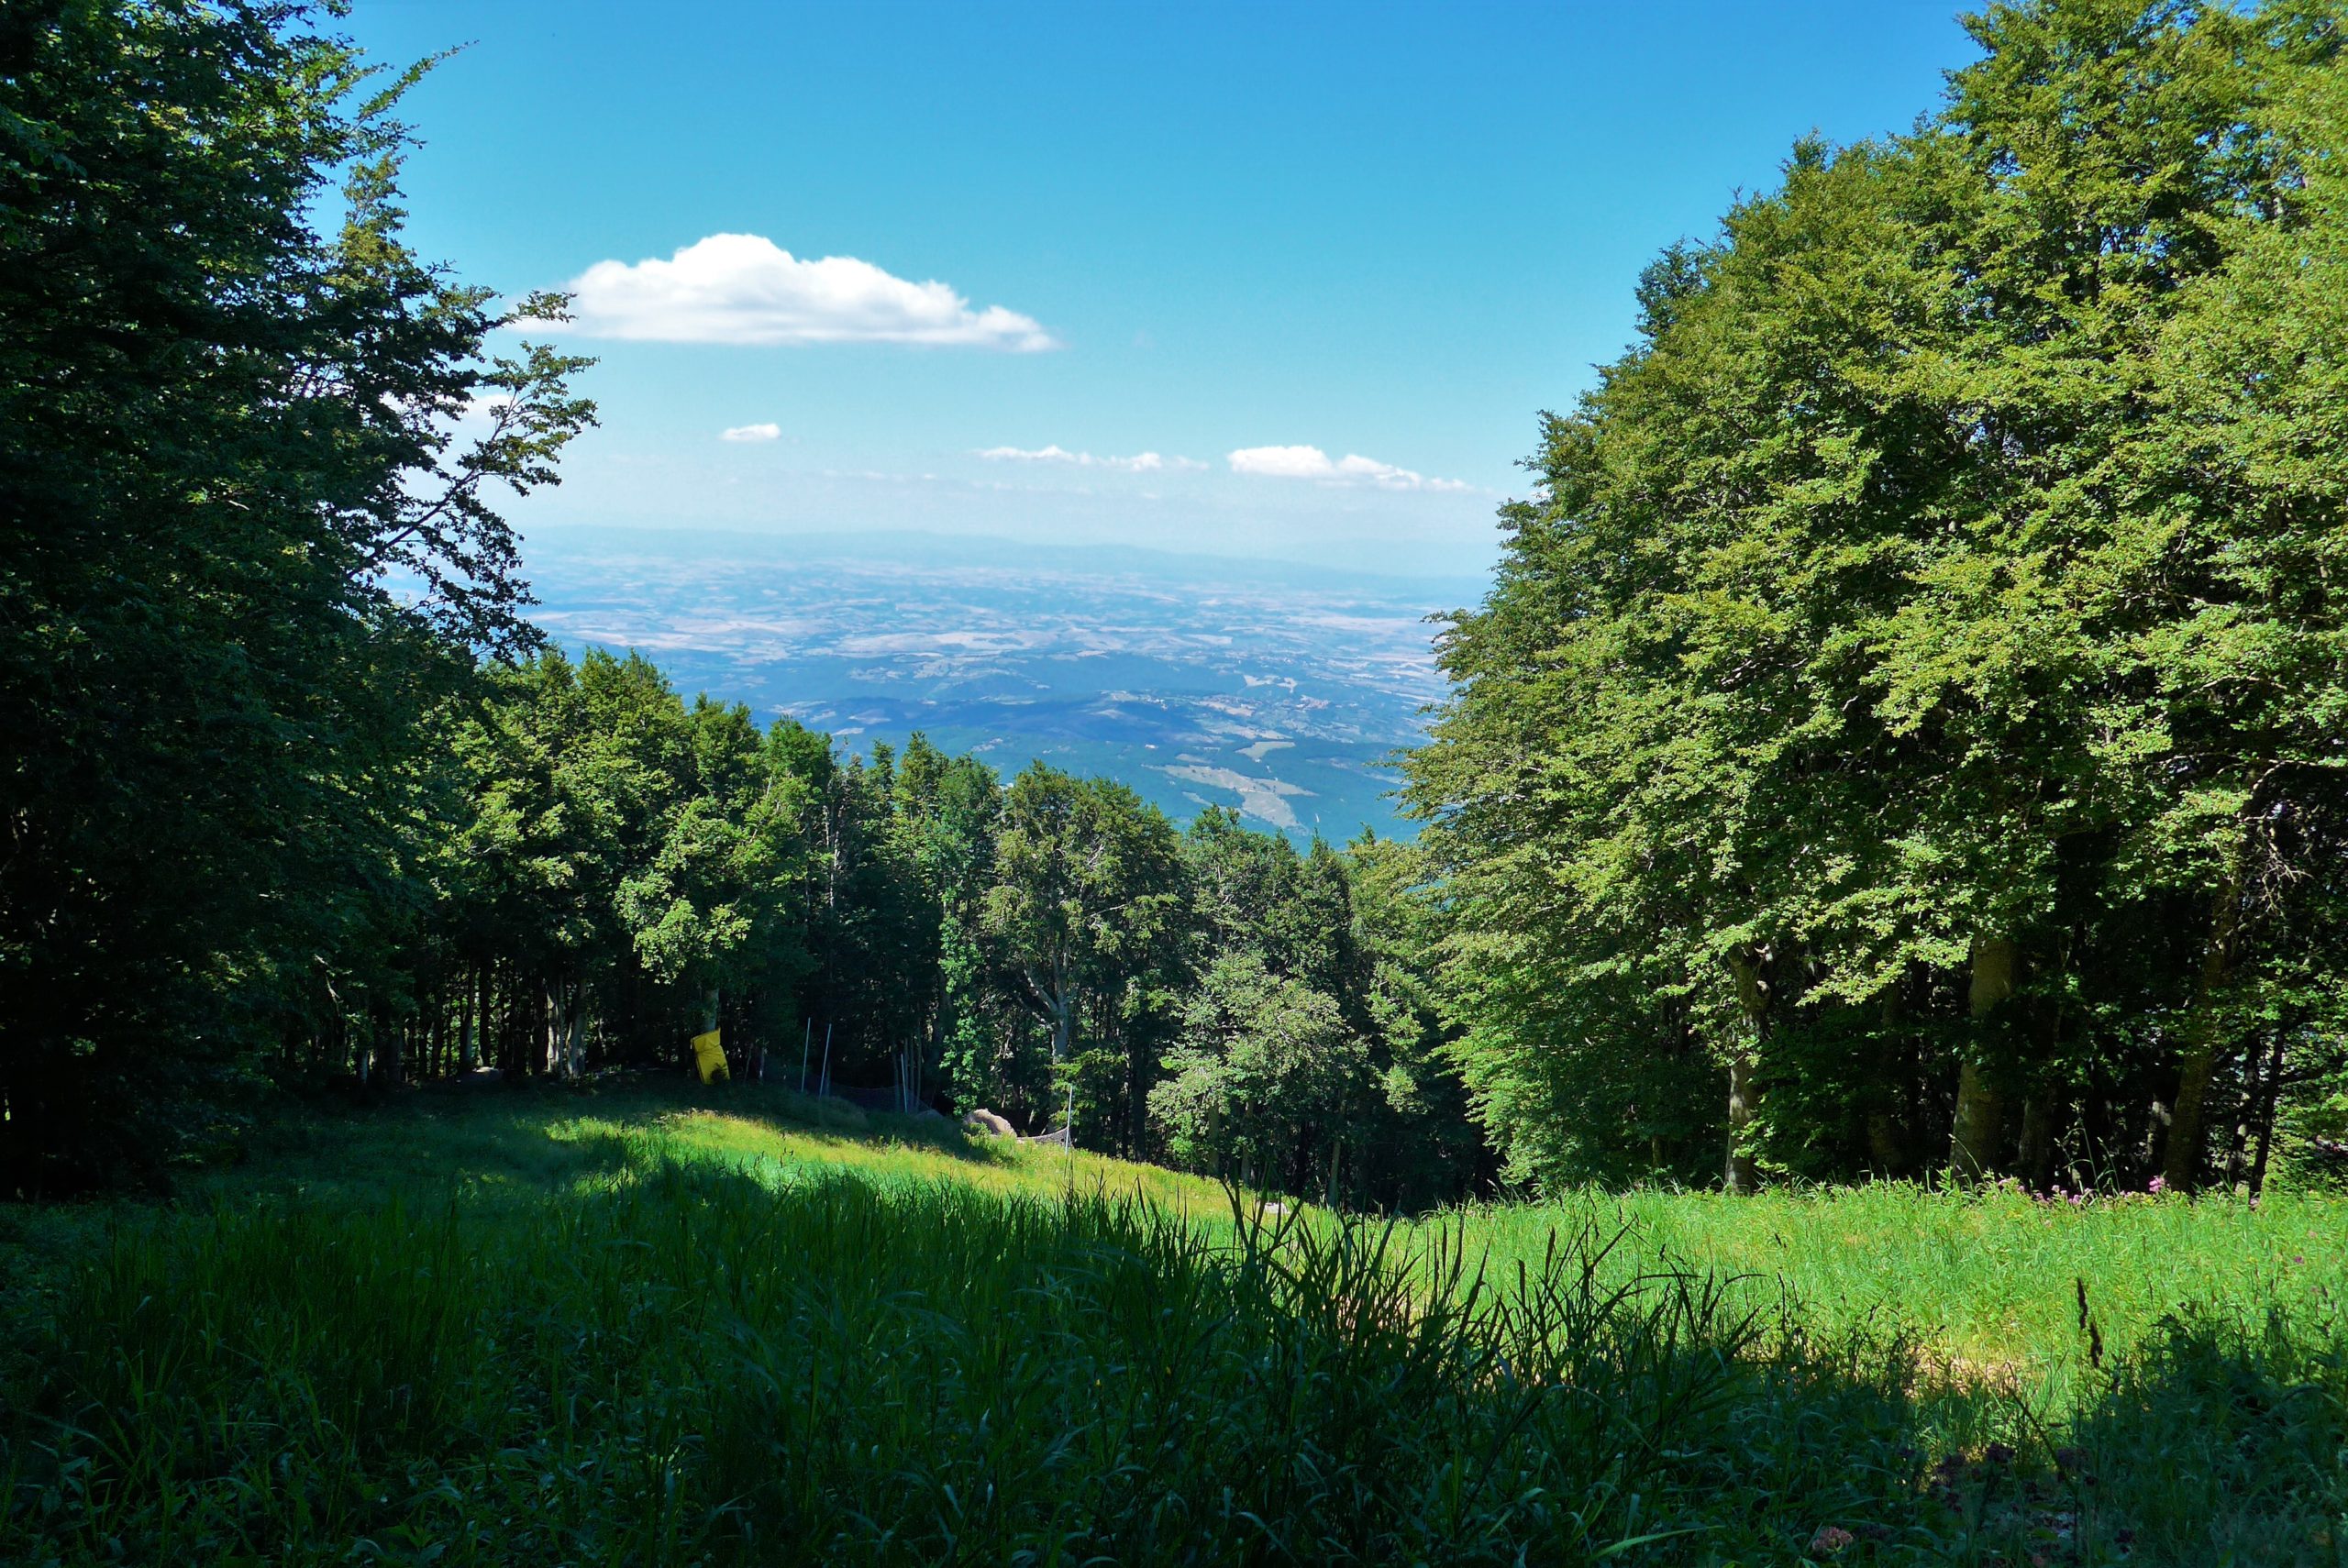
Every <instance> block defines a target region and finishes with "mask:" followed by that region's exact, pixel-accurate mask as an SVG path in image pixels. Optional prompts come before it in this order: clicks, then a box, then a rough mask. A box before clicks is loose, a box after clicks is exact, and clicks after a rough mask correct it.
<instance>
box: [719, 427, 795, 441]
mask: <svg viewBox="0 0 2348 1568" xmlns="http://www.w3.org/2000/svg"><path fill="white" fill-rule="evenodd" d="M781 436H782V426H781V425H735V426H734V427H733V428H732V429H730V430H724V431H720V432H719V433H718V436H717V438H718V439H719V440H721V441H775V440H780V439H781Z"/></svg>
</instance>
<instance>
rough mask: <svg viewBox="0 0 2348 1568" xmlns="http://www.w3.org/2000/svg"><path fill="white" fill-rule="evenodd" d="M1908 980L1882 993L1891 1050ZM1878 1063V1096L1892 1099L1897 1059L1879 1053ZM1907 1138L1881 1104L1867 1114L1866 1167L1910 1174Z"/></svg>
mask: <svg viewBox="0 0 2348 1568" xmlns="http://www.w3.org/2000/svg"><path fill="white" fill-rule="evenodd" d="M1906 980H1907V977H1906V975H1905V974H1902V975H1901V977H1899V979H1897V980H1894V981H1893V982H1892V983H1891V984H1890V985H1888V986H1886V987H1885V988H1884V989H1883V1020H1882V1030H1883V1038H1884V1043H1885V1044H1886V1046H1889V1045H1890V1044H1892V1043H1895V1042H1897V1041H1899V1038H1900V1035H1899V1020H1900V991H1901V988H1903V986H1904V985H1905V983H1906ZM1900 1055H1901V1056H1902V1057H1904V1056H1905V1055H1906V1053H1905V1052H1904V1051H1903V1052H1902V1053H1900ZM1876 1059H1877V1066H1878V1072H1877V1080H1878V1081H1877V1088H1876V1090H1875V1092H1876V1093H1877V1094H1880V1095H1883V1096H1885V1097H1889V1096H1891V1095H1892V1094H1893V1093H1894V1092H1895V1091H1896V1088H1897V1085H1896V1084H1895V1082H1894V1081H1893V1079H1892V1071H1891V1069H1892V1067H1893V1065H1894V1063H1895V1060H1896V1059H1895V1058H1894V1057H1893V1056H1892V1053H1891V1052H1890V1051H1889V1050H1888V1049H1886V1050H1879V1051H1877V1053H1876ZM1906 1134H1907V1130H1906V1129H1905V1128H1903V1127H1901V1126H1900V1124H1899V1116H1898V1115H1897V1114H1895V1113H1894V1112H1893V1111H1892V1110H1889V1109H1888V1108H1886V1107H1885V1106H1883V1105H1880V1104H1878V1105H1877V1107H1876V1108H1875V1109H1873V1110H1869V1111H1868V1112H1867V1163H1868V1164H1869V1165H1872V1166H1873V1167H1874V1168H1875V1174H1876V1175H1877V1176H1899V1175H1902V1174H1904V1173H1905V1172H1906V1171H1907V1169H1908V1139H1907V1135H1906Z"/></svg>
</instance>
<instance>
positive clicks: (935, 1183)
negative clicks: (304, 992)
mask: <svg viewBox="0 0 2348 1568" xmlns="http://www.w3.org/2000/svg"><path fill="white" fill-rule="evenodd" d="M2343 1221H2348V1205H2343V1204H2342V1203H2340V1202H2338V1201H2335V1200H2331V1199H2325V1198H2312V1197H2289V1196H2282V1195H2278V1196H2276V1197H2274V1198H2270V1199H2269V1200H2267V1202H2265V1204H2264V1205H2263V1206H2262V1207H2261V1208H2260V1209H2257V1210H2252V1209H2249V1208H2248V1206H2247V1205H2244V1204H2241V1203H2238V1202H2232V1201H2227V1200H2222V1199H2219V1200H2201V1201H2196V1202H2185V1201H2176V1200H2164V1199H2154V1198H2142V1197H2140V1198H2122V1199H2117V1200H2104V1201H2099V1202H2097V1203H2094V1204H2090V1205H2088V1206H2086V1207H2084V1208H2075V1207H2073V1206H2070V1205H2067V1204H2066V1205H2062V1206H2059V1207H2056V1206H2049V1205H2044V1204H2039V1203H2034V1202H2032V1201H2031V1200H2030V1199H2029V1198H2025V1197H2021V1196H2020V1195H2016V1194H2012V1193H2010V1192H1992V1193H1988V1194H1985V1195H1980V1196H1960V1195H1953V1194H1940V1193H1929V1192H1923V1191H1920V1190H1917V1189H1914V1188H1908V1187H1874V1188H1860V1189H1845V1190H1839V1191H1819V1192H1814V1193H1812V1192H1801V1191H1785V1192H1778V1193H1771V1194H1765V1195H1763V1196H1761V1197H1759V1198H1746V1199H1730V1198H1720V1197H1717V1196H1711V1195H1700V1194H1661V1193H1651V1194H1650V1193H1642V1194H1633V1195H1628V1196H1607V1195H1599V1194H1587V1195H1572V1196H1568V1197H1567V1198H1561V1199H1557V1200H1555V1201H1551V1202H1546V1203H1543V1204H1539V1205H1531V1204H1526V1205H1513V1206H1494V1207H1489V1208H1479V1209H1469V1210H1464V1211H1458V1212H1454V1213H1450V1214H1445V1215H1441V1216H1434V1217H1430V1218H1428V1219H1424V1220H1417V1221H1412V1222H1410V1223H1406V1224H1399V1225H1395V1226H1391V1227H1389V1226H1383V1225H1379V1224H1374V1223H1351V1224H1348V1223H1345V1222H1341V1221H1340V1220H1336V1219H1335V1218H1333V1217H1330V1216H1326V1215H1321V1214H1317V1213H1286V1212H1280V1211H1279V1210H1278V1209H1276V1208H1273V1207H1268V1206H1258V1205H1257V1204H1255V1203H1254V1202H1253V1201H1252V1200H1251V1201H1249V1202H1247V1203H1245V1204H1243V1205H1241V1206H1240V1208H1239V1210H1238V1211H1237V1212H1235V1208H1234V1204H1233V1202H1232V1199H1231V1198H1230V1197H1229V1195H1227V1194H1226V1193H1225V1192H1224V1189H1222V1188H1221V1187H1218V1186H1216V1185H1214V1184H1213V1183H1210V1182H1205V1181H1202V1180H1199V1179H1197V1178H1193V1177H1187V1176H1177V1175H1174V1174H1172V1173H1169V1172H1166V1171H1162V1170H1158V1169H1156V1168H1154V1167H1148V1166H1141V1165H1127V1164H1122V1163H1119V1162H1115V1161H1110V1160H1105V1159H1102V1158H1100V1157H1098V1156H1094V1155H1088V1154H1075V1155H1070V1154H1068V1153H1066V1152H1064V1151H1061V1150H1058V1149H1048V1148H1030V1147H1014V1146H1009V1145H1004V1144H1001V1143H992V1142H991V1141H986V1140H978V1141H972V1140H968V1139H965V1138H963V1137H962V1136H961V1135H960V1134H959V1133H958V1132H956V1131H955V1130H953V1129H951V1128H950V1127H947V1126H946V1125H944V1124H941V1123H938V1122H936V1121H926V1122H916V1121H908V1120H904V1119H899V1118H891V1117H872V1116H867V1115H865V1114H863V1113H860V1112H857V1111H853V1110H848V1109H847V1108H844V1107H841V1106H838V1105H836V1104H825V1103H819V1102H814V1101H810V1100H805V1099H799V1098H797V1097H794V1096H790V1095H786V1094H781V1093H775V1092H770V1091H763V1090H756V1089H742V1088H736V1089H732V1090H728V1089H726V1088H725V1087H724V1086H720V1087H718V1088H712V1089H701V1088H689V1087H687V1086H683V1085H681V1084H676V1083H673V1082H670V1081H666V1080H663V1081H659V1082H653V1083H637V1084H634V1085H628V1084H625V1083H620V1084H606V1085H605V1086H604V1087H599V1088H593V1089H586V1090H566V1089H557V1088H543V1089H537V1090H533V1091H529V1092H525V1093H512V1092H507V1091H504V1090H499V1089H483V1088H455V1089H444V1090H434V1091H427V1092H422V1093H417V1094H413V1095H410V1096H407V1097H404V1099H402V1100H400V1101H399V1102H397V1103H395V1104H393V1105H390V1106H386V1107H382V1108H378V1109H371V1110H359V1111H353V1112H349V1113H342V1114H320V1115H316V1116H313V1117H310V1118H306V1119H304V1120H302V1121H299V1122H297V1123H296V1124H294V1125H293V1126H290V1127H288V1128H286V1129H284V1131H283V1133H282V1136H280V1137H279V1138H277V1139H275V1140H274V1141H272V1143H271V1145H270V1147H269V1148H268V1149H267V1151H266V1152H264V1153H261V1154H257V1155H256V1156H255V1157H254V1158H253V1159H251V1160H250V1161H249V1163H247V1164H246V1165H242V1166H239V1167H238V1168H235V1169H232V1170H225V1171H219V1172H215V1173H211V1174H208V1175H205V1176H201V1177H199V1178H196V1179H194V1180H191V1181H190V1182H189V1183H188V1184H187V1185H186V1187H185V1188H184V1190H183V1193H182V1194H181V1195H180V1196H179V1197H178V1198H176V1199H174V1200H173V1201H172V1202H171V1203H169V1204H135V1203H127V1202H116V1203H109V1204H104V1205H90V1206H84V1207H80V1208H52V1209H41V1210H15V1211H6V1210H0V1265H5V1267H6V1276H7V1280H8V1285H7V1287H6V1297H5V1306H0V1310H5V1312H6V1316H7V1319H8V1324H7V1327H8V1332H7V1334H6V1336H5V1345H6V1349H5V1350H0V1400H5V1406H0V1483H5V1485H6V1498H7V1504H6V1516H5V1520H0V1562H10V1563H15V1562H27V1563H45V1562H56V1563H85V1562H86V1563H96V1562H319V1563H323V1562H404V1563H418V1564H421V1563H426V1562H438V1563H460V1562H465V1563H488V1562H534V1563H536V1562H547V1563H551V1562H581V1563H589V1562H609V1563H622V1562H627V1563H638V1562H671V1563H687V1562H712V1563H721V1562H722V1563H732V1562H906V1563H912V1562H1034V1563H1047V1562H1066V1563H1076V1562H1233V1563H1237V1562H1266V1563H1268V1562H1598V1561H1605V1562H1656V1563H1662V1562H1711V1563H1722V1564H1726V1563H1764V1562H1768V1563H1780V1562H1782V1563H1795V1562H1900V1563H1926V1562H1977V1563H1991V1562H1997V1563H2012V1564H2022V1563H2042V1562H2043V1563H2116V1562H2152V1563H2175V1564H2180V1565H2182V1564H2205V1563H2221V1562H2236V1563H2276V1564H2284V1563H2288V1564H2301V1563H2337V1562H2342V1560H2343V1558H2348V1528H2343V1524H2348V1519H2343V1513H2344V1512H2348V1470H2344V1469H2343V1464H2348V1355H2344V1354H2343V1351H2342V1345H2343V1336H2342V1332H2341V1325H2340V1322H2339V1318H2338V1310H2339V1303H2340V1301H2341V1299H2342V1292H2343V1290H2348V1263H2343V1255H2342V1253H2343V1249H2342V1237H2343V1231H2348V1224H2343ZM2082 1289H2084V1294H2085V1298H2086V1302H2087V1309H2086V1313H2085V1315H2084V1320H2083V1318H2082V1313H2081V1309H2080V1297H2081V1293H2082Z"/></svg>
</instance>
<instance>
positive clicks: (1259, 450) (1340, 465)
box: [1230, 447, 1469, 491]
mask: <svg viewBox="0 0 2348 1568" xmlns="http://www.w3.org/2000/svg"><path fill="white" fill-rule="evenodd" d="M1230 461H1231V471H1232V472H1233V473H1235V474H1257V475H1259V476H1261V477H1263V478H1267V479H1301V480H1320V481H1321V482H1322V483H1324V484H1374V485H1376V486H1378V488H1379V489H1380V490H1444V491H1457V490H1467V489H1468V488H1469V487H1468V486H1467V485H1465V484H1463V483H1461V482H1460V481H1459V480H1447V479H1429V478H1428V477H1427V476H1426V475H1424V474H1422V473H1414V472H1412V470H1411V469H1398V468H1396V467H1395V466H1394V465H1393V464H1391V463H1381V462H1379V461H1378V460H1377V459H1376V458H1365V457H1363V456H1361V455H1360V454H1359V453H1350V454H1348V455H1347V456H1346V457H1343V458H1338V459H1337V460H1336V461H1335V462H1332V461H1330V458H1329V454H1328V453H1326V452H1324V451H1323V450H1322V449H1321V448H1320V447H1241V448H1240V449H1239V450H1237V451H1235V452H1234V453H1232V454H1231V458H1230Z"/></svg>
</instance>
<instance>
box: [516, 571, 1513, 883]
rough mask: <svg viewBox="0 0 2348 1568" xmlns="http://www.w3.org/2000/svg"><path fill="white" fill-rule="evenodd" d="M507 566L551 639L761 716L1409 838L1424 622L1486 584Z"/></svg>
mask: <svg viewBox="0 0 2348 1568" xmlns="http://www.w3.org/2000/svg"><path fill="white" fill-rule="evenodd" d="M529 564H530V569H531V572H532V576H533V580H534V581H535V583H536V585H537V591H538V593H539V596H540V598H541V599H542V600H543V601H544V602H545V607H544V609H543V610H542V611H541V612H540V613H538V615H537V620H538V621H539V622H540V624H543V625H544V626H545V627H546V628H547V629H548V631H549V632H550V633H552V634H553V635H555V636H556V637H557V638H558V639H559V640H560V641H561V642H562V643H563V644H565V645H566V646H570V647H572V648H574V649H576V648H577V647H580V646H585V645H590V644H593V645H599V646H606V647H613V648H621V647H636V648H641V649H643V650H644V651H645V652H646V653H648V654H649V655H651V656H652V657H655V658H657V659H659V661H660V663H661V664H662V665H663V666H664V667H665V668H667V669H668V670H669V671H670V673H671V675H672V676H673V677H674V678H675V679H676V680H677V682H678V684H679V685H680V686H681V688H682V689H683V690H686V691H687V692H688V693H690V692H692V691H694V690H707V691H708V692H709V693H710V694H711V695H712V696H714V697H718V698H722V699H725V700H727V701H740V702H747V703H748V704H749V705H750V706H751V708H752V709H754V710H755V711H756V712H757V713H758V714H759V718H760V719H761V720H762V721H763V720H767V719H770V718H772V717H774V716H775V715H777V714H780V713H790V714H792V716H794V717H796V718H798V719H800V720H801V721H803V723H808V724H810V725H812V726H814V727H815V728H818V729H824V730H828V731H830V732H831V733H832V734H835V735H836V736H837V737H839V739H840V740H841V741H842V743H843V744H844V745H847V746H848V747H849V748H851V749H861V748H863V747H865V746H868V745H870V744H871V743H872V742H875V741H887V742H890V743H892V744H901V743H902V742H903V739H904V737H905V736H906V735H907V734H911V733H912V732H913V731H914V730H921V731H923V732H925V733H926V734H928V735H929V737H930V738H931V739H932V740H933V741H935V742H936V743H937V744H938V745H942V746H945V747H947V748H948V749H951V750H958V751H959V750H969V751H976V752H979V753H980V754H981V755H983V756H986V757H987V758H988V759H989V760H990V761H991V762H993V763H994V764H995V765H996V766H997V767H1001V768H1002V770H1003V771H1004V772H1005V773H1006V774H1009V773H1012V772H1015V771H1017V770H1018V769H1019V768H1020V767H1023V766H1024V765H1025V764H1026V763H1027V762H1028V761H1029V760H1030V759H1031V758H1035V757H1041V758H1044V759H1045V760H1047V761H1049V762H1051V763H1052V764H1054V765H1055V766H1058V767H1066V768H1069V769H1072V770H1075V771H1079V772H1086V773H1102V774H1107V775H1109V776H1111V777H1113V778H1121V779H1123V780H1124V781H1125V782H1127V783H1129V784H1131V785H1132V786H1133V787H1134V788H1135V790H1138V791H1139V792H1140V793H1141V794H1142V795H1143V796H1144V797H1145V798H1146V799H1147V800H1150V801H1155V802H1157V804H1158V805H1159V806H1161V807H1163V808H1164V809H1165V810H1166V811H1167V812H1168V814H1169V815H1171V816H1173V817H1175V818H1177V819H1178V820H1187V819H1188V818H1190V817H1191V816H1192V815H1193V814H1195V813H1196V812H1198V811H1199V809H1200V808H1202V806H1206V805H1225V806H1232V807H1235V808H1236V809H1238V810H1239V811H1240V812H1243V813H1244V814H1245V815H1246V816H1247V817H1249V818H1250V819H1252V820H1253V821H1254V822H1256V823H1258V824H1260V825H1265V826H1269V827H1275V828H1279V829H1281V830H1284V831H1286V832H1288V833H1290V834H1293V835H1295V836H1297V837H1299V838H1309V837H1310V836H1312V834H1315V833H1318V834H1321V835H1322V836H1324V837H1326V838H1330V839H1333V840H1339V841H1342V840H1344V839H1347V838H1350V837H1352V836H1354V835H1355V834H1357V833H1358V832H1359V831H1360V830H1361V829H1362V828H1363V827H1365V826H1368V827H1372V828H1375V829H1376V830H1377V831H1378V832H1379V834H1385V835H1407V834H1409V833H1410V832H1412V824H1411V823H1408V822H1406V821H1404V820H1402V819H1401V817H1400V816H1399V815H1398V814H1397V812H1396V811H1395V809H1394V804H1393V802H1392V801H1391V800H1390V799H1389V798H1388V794H1387V792H1388V791H1389V790H1391V789H1392V787H1393V784H1394V777H1393V774H1392V772H1391V770H1390V767H1389V766H1388V759H1389V758H1390V756H1391V755H1392V753H1393V752H1394V750H1395V749H1396V748H1397V747H1400V746H1404V745H1411V744H1412V743H1413V742H1414V741H1415V740H1416V739H1417V738H1418V735H1419V733H1420V728H1419V727H1420V723H1421V722H1422V721H1421V718H1420V711H1421V710H1422V709H1423V707H1424V706H1425V705H1426V704H1427V703H1429V702H1431V701H1434V699H1435V698H1436V697H1437V696H1438V695H1439V694H1440V692H1441V689H1442V683H1441V679H1440V678H1439V676H1438V674H1437V672H1436V669H1435V667H1434V649H1433V639H1434V633H1435V631H1436V628H1435V627H1434V625H1432V624H1429V622H1428V619H1427V617H1429V616H1430V615H1432V614H1435V613H1440V612H1442V611H1445V610H1447V609H1451V608H1454V607H1456V606H1459V605H1464V604H1468V603H1472V602H1475V601H1476V600H1477V599H1478V598H1479V597H1480V596H1481V594H1482V591H1483V586H1484V585H1483V583H1482V582H1481V580H1479V579H1476V578H1473V577H1465V576H1463V577H1459V578H1455V579H1403V578H1391V577H1380V576H1375V575H1371V574H1368V573H1359V572H1347V571H1345V570H1342V569H1323V568H1318V567H1309V566H1301V565H1298V564H1294V563H1289V562H1279V561H1248V560H1231V559H1222V558H1202V557H1186V556H1179V555H1171V554H1159V553H1156V552H1152V551H1146V550H1136V549H1120V548H1090V549H1086V548H1065V547H1062V548H1046V547H1029V546H1024V545H1016V544H1012V543H1008V542H1005V541H1000V540H986V539H968V538H948V537H944V536H925V535H917V534H894V535H889V534H882V535H871V536H842V535H819V536H810V535H799V536H782V535H757V534H743V533H719V532H710V531H688V530H666V529H651V528H645V529H615V528H584V527H578V528H566V529H561V530H552V531H549V532H548V533H547V534H546V535H545V536H543V537H542V538H537V539H533V540H532V541H531V543H530V548H529Z"/></svg>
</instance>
